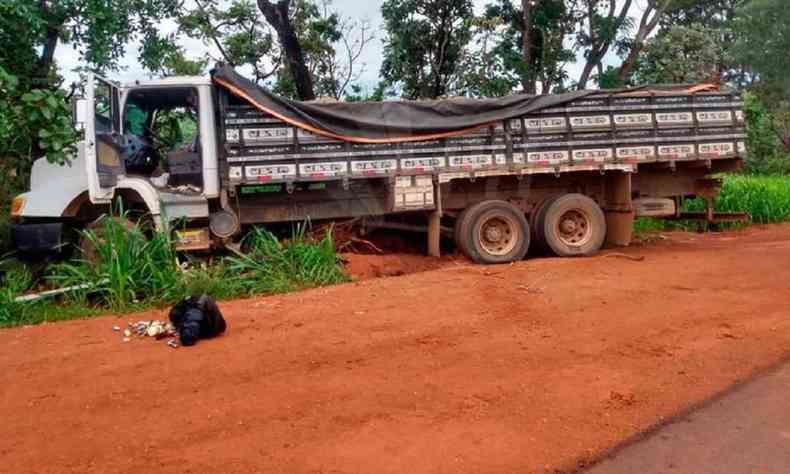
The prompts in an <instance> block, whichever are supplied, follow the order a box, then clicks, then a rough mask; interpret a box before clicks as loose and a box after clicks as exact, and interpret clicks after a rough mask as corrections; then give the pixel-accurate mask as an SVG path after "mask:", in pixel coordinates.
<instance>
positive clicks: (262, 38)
mask: <svg viewBox="0 0 790 474" xmlns="http://www.w3.org/2000/svg"><path fill="white" fill-rule="evenodd" d="M194 5H195V8H194V9H192V10H187V11H184V12H182V13H180V14H179V16H178V18H177V22H178V25H179V27H180V31H181V32H182V33H183V34H185V35H187V36H188V37H190V38H194V39H199V40H201V41H203V42H204V43H205V44H207V45H210V46H212V47H214V48H215V49H216V50H217V51H218V52H219V54H220V56H219V57H217V58H214V59H215V60H219V61H223V62H225V63H227V64H229V65H231V66H234V67H249V68H250V69H251V70H252V75H253V80H254V81H255V82H257V83H263V82H264V81H266V80H268V79H269V78H270V77H273V76H274V75H275V74H276V73H277V71H278V70H279V68H280V66H281V64H282V57H281V54H280V49H279V46H278V44H277V42H276V41H275V39H274V32H273V31H272V29H271V27H270V26H269V25H268V24H267V23H266V22H265V21H264V20H263V18H262V17H261V15H260V13H259V12H258V10H257V5H256V4H255V3H254V2H253V1H252V0H233V1H231V2H230V4H227V3H226V2H222V1H219V0H194ZM171 44H172V43H171ZM149 69H152V68H151V67H149ZM152 70H155V68H154V69H152Z"/></svg>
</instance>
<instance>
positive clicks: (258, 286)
mask: <svg viewBox="0 0 790 474" xmlns="http://www.w3.org/2000/svg"><path fill="white" fill-rule="evenodd" d="M244 246H245V247H246V248H247V250H248V252H247V254H246V255H240V256H238V257H232V258H229V259H228V262H229V271H230V272H231V273H233V274H236V275H239V276H242V277H243V280H244V286H245V288H246V290H247V292H248V293H280V292H287V291H293V290H296V289H301V288H308V287H313V286H321V285H331V284H336V283H341V282H343V281H346V279H347V278H346V275H345V273H343V269H342V267H341V265H340V263H339V261H338V257H337V254H336V252H335V243H334V240H333V239H332V232H331V231H330V232H327V234H326V236H324V238H323V239H321V240H320V241H313V240H312V239H310V238H308V237H306V235H305V227H304V226H299V227H298V228H297V229H296V230H295V232H294V233H293V236H292V238H291V239H290V240H288V241H287V242H280V240H279V239H278V238H277V237H276V236H275V235H274V234H272V233H271V232H268V231H265V230H263V229H261V228H257V227H256V228H254V229H253V230H252V231H251V232H250V234H249V235H248V236H247V238H246V239H245V241H244Z"/></svg>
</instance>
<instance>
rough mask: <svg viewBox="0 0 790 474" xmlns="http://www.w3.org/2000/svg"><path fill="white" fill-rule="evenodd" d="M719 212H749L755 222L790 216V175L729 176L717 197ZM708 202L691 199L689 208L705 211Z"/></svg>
mask: <svg viewBox="0 0 790 474" xmlns="http://www.w3.org/2000/svg"><path fill="white" fill-rule="evenodd" d="M715 207H716V210H717V211H719V212H744V211H745V212H748V213H749V214H750V215H751V216H752V222H753V223H755V224H772V223H777V222H786V221H788V220H790V176H727V177H725V179H724V187H723V188H722V192H721V195H720V196H719V197H718V199H716V206H715ZM703 209H704V203H703V202H702V201H700V200H695V201H691V202H690V203H689V210H697V211H701V210H703Z"/></svg>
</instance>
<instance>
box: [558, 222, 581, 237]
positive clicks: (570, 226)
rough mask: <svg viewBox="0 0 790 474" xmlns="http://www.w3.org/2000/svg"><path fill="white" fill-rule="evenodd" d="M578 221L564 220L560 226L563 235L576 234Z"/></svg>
mask: <svg viewBox="0 0 790 474" xmlns="http://www.w3.org/2000/svg"><path fill="white" fill-rule="evenodd" d="M576 228H577V225H576V221H574V220H573V219H564V220H563V221H562V223H561V224H560V229H561V230H562V233H563V234H573V233H575V232H576Z"/></svg>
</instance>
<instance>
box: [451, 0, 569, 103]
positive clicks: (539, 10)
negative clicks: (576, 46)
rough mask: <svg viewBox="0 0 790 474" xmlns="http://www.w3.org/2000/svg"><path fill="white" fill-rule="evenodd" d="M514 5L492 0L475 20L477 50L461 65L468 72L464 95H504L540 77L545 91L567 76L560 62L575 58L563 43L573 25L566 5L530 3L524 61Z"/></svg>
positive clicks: (549, 0)
mask: <svg viewBox="0 0 790 474" xmlns="http://www.w3.org/2000/svg"><path fill="white" fill-rule="evenodd" d="M518 4H519V2H511V1H509V0H497V1H495V2H493V3H490V4H488V5H486V7H485V11H484V13H483V17H482V18H479V19H476V20H475V27H476V31H475V38H476V39H475V41H476V43H477V44H478V46H479V50H480V54H479V55H478V54H475V53H474V52H473V53H472V54H470V57H469V59H470V61H468V63H469V64H468V65H465V66H464V68H465V70H467V71H469V75H468V76H467V79H468V81H469V83H470V84H469V86H470V88H471V91H470V95H473V96H476V95H479V96H502V95H507V94H510V93H512V91H513V90H514V89H515V88H516V87H517V86H519V85H521V87H522V88H523V89H524V90H529V89H530V88H531V85H532V84H533V83H534V82H535V81H541V82H542V83H543V86H544V91H547V92H548V91H551V90H552V89H554V88H555V87H561V86H562V83H563V82H564V81H565V80H566V79H568V74H567V71H566V70H565V67H564V66H565V63H566V62H569V61H573V60H574V59H575V57H576V55H575V53H574V52H573V51H572V50H571V49H569V48H568V47H567V46H568V45H567V44H566V43H565V39H566V36H567V35H569V34H570V33H571V31H573V29H574V26H575V24H574V10H573V8H572V5H569V4H568V2H565V1H563V0H544V1H541V2H535V3H534V4H533V6H532V9H531V11H530V25H529V34H530V42H531V45H532V48H533V54H532V57H531V58H530V60H529V61H528V60H527V59H526V58H525V57H524V52H523V39H524V35H525V34H527V33H525V24H524V13H523V11H522V9H521V8H520V6H519V5H518ZM481 59H482V60H481Z"/></svg>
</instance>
